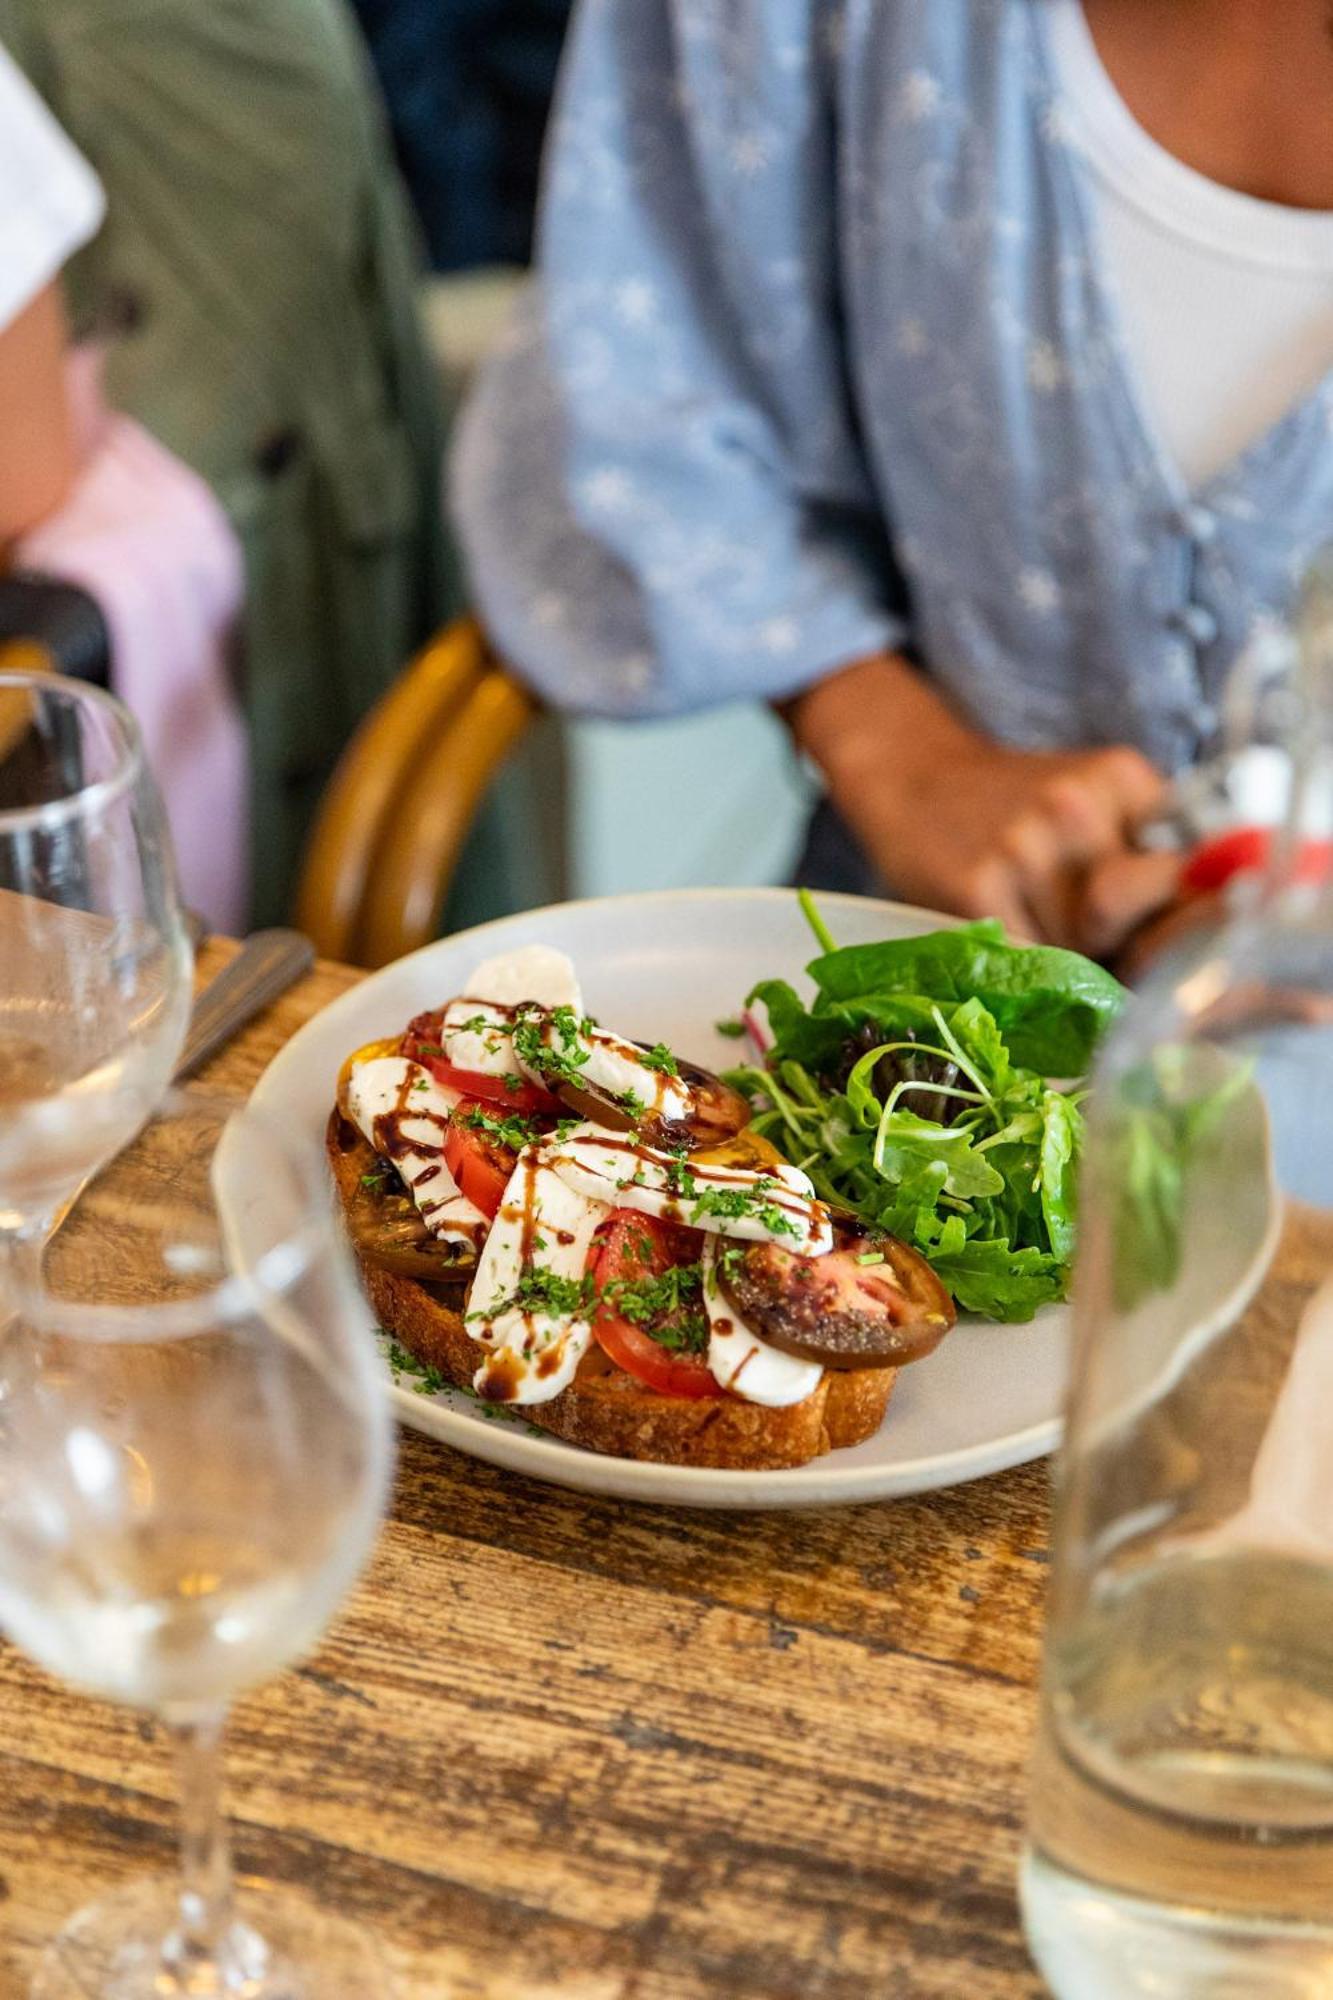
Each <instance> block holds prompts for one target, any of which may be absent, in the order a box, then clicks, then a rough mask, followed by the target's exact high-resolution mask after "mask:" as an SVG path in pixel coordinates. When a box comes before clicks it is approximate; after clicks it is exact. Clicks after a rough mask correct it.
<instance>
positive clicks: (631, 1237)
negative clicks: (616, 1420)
mask: <svg viewBox="0 0 1333 2000" xmlns="http://www.w3.org/2000/svg"><path fill="white" fill-rule="evenodd" d="M702 1248H703V1244H702V1238H701V1235H700V1232H699V1231H698V1230H697V1229H685V1228H683V1227H682V1226H681V1224H680V1223H677V1222H662V1221H659V1220H658V1218H657V1217H656V1216H651V1215H639V1214H637V1213H636V1212H635V1211H634V1210H633V1209H629V1208H617V1209H613V1210H612V1212H611V1214H610V1215H609V1216H608V1217H607V1218H606V1221H605V1222H604V1223H603V1224H602V1226H601V1228H600V1229H599V1230H598V1232H597V1238H596V1242H595V1243H594V1246H593V1254H592V1263H591V1266H590V1269H591V1271H592V1279H593V1286H594V1289H595V1290H596V1292H597V1294H598V1305H597V1309H596V1311H595V1312H594V1314H593V1321H592V1330H593V1333H594V1335H595V1336H596V1339H597V1342H598V1345H599V1346H600V1347H601V1349H602V1351H603V1353H605V1354H606V1355H607V1357H608V1359H610V1360H611V1361H614V1362H615V1364H616V1366H617V1367H618V1368H623V1369H624V1370H625V1373H626V1374H627V1375H632V1376H633V1377H634V1379H635V1380H636V1381H637V1382H642V1383H643V1384H644V1386H645V1387H646V1388H649V1389H656V1390H657V1391H658V1392H659V1393H660V1394H661V1395H664V1396H685V1397H689V1398H690V1399H691V1400H696V1401H698V1400H702V1399H703V1398H704V1397H705V1396H721V1395H722V1394H723V1393H724V1391H723V1390H722V1389H721V1388H719V1386H718V1384H717V1382H716V1380H715V1379H714V1377H713V1374H712V1371H711V1369H710V1368H709V1367H708V1366H707V1364H706V1363H705V1362H703V1361H701V1360H699V1359H697V1358H696V1357H695V1356H694V1355H692V1354H688V1353H683V1352H681V1351H680V1350H678V1349H675V1348H671V1347H664V1346H663V1345H662V1342H661V1341H660V1340H654V1338H653V1335H652V1332H651V1331H649V1328H650V1327H652V1328H654V1329H656V1330H657V1331H659V1332H666V1333H668V1334H669V1333H670V1332H671V1331H672V1329H673V1328H674V1329H676V1330H677V1331H678V1332H680V1331H684V1330H685V1329H686V1322H687V1321H689V1320H693V1321H694V1322H696V1324H697V1322H698V1321H699V1320H700V1319H701V1318H702V1317H703V1316H704V1304H703V1294H702V1289H700V1290H699V1291H698V1293H697V1294H696V1295H693V1296H691V1297H689V1298H688V1299H687V1301H686V1302H685V1304H684V1305H683V1307H682V1308H681V1309H679V1310H678V1311H675V1312H671V1311H663V1312H661V1313H658V1314H656V1315H654V1316H653V1317H652V1318H650V1319H649V1320H648V1321H647V1322H646V1324H642V1325H641V1324H638V1323H636V1321H635V1320H634V1319H630V1318H627V1317H626V1316H625V1313H624V1311H623V1310H621V1306H622V1305H624V1304H625V1303H627V1296H626V1295H627V1294H631V1295H634V1294H636V1295H637V1300H638V1303H639V1307H640V1310H642V1308H643V1302H644V1299H645V1293H646V1291H647V1286H648V1285H649V1284H651V1282H652V1281H653V1280H654V1279H660V1278H661V1277H662V1276H663V1274H664V1273H665V1272H667V1271H669V1270H671V1269H673V1268H677V1267H680V1266H685V1267H687V1268H690V1269H692V1270H695V1269H697V1268H698V1265H699V1258H700V1254H701V1251H702Z"/></svg>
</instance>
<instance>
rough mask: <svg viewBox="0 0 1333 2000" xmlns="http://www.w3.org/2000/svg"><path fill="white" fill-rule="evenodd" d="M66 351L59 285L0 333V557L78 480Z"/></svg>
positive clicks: (49, 288) (42, 296)
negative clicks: (74, 479) (66, 387)
mask: <svg viewBox="0 0 1333 2000" xmlns="http://www.w3.org/2000/svg"><path fill="white" fill-rule="evenodd" d="M65 346H66V335H65V315H64V309H63V306H62V304H61V300H60V293H59V290H58V288H57V287H56V286H55V285H48V286H47V288H46V290H45V291H42V292H39V293H38V295H37V297H36V298H35V299H34V300H33V301H32V303H31V305H29V306H27V307H25V309H24V310H23V311H22V312H21V313H20V314H19V316H18V318H17V319H15V320H12V321H11V322H10V323H9V325H8V326H6V327H5V328H4V329H3V330H0V554H3V553H4V552H5V551H6V550H7V549H8V548H9V546H10V545H11V544H12V543H13V542H14V541H16V540H17V539H18V537H19V536H20V535H21V534H23V533H24V531H25V530H26V529H28V528H31V527H34V526H35V525H36V523H37V522H38V521H40V520H42V519H43V518H44V516H45V515H47V514H49V513H51V512H52V511H53V510H54V509H55V508H56V507H58V506H59V504H60V502H61V500H62V499H63V498H64V496H65V494H66V493H67V491H68V490H69V487H70V485H71V483H72V481H73V478H74V471H75V458H74V440H73V435H72V431H71V426H70V417H69V406H68V403H67V401H66V396H65V378H64V360H65Z"/></svg>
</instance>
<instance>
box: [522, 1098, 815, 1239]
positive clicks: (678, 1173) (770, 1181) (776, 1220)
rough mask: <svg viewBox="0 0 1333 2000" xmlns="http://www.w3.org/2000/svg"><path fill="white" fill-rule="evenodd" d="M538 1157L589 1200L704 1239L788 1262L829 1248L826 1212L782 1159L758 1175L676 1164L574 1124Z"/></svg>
mask: <svg viewBox="0 0 1333 2000" xmlns="http://www.w3.org/2000/svg"><path fill="white" fill-rule="evenodd" d="M545 1157H546V1158H547V1159H549V1161H550V1163H551V1165H552V1167H553V1168H554V1170H555V1172H556V1173H557V1174H558V1175H559V1176H560V1178H561V1179H562V1180H563V1181H564V1182H565V1183H566V1184H567V1185H568V1186H569V1187H571V1188H573V1189H574V1190H575V1191H576V1192H577V1193H579V1194H581V1195H584V1196H586V1197H587V1198H588V1199H589V1200H593V1201H602V1202H606V1203H608V1204H610V1205H611V1206H613V1207H615V1208H632V1209H636V1210H638V1212H639V1213H640V1214H642V1215H659V1216H662V1217H664V1218H665V1219H666V1220H667V1221H670V1222H685V1223H688V1224H690V1226H691V1227H692V1228H695V1229H704V1230H707V1231H708V1232H709V1233H710V1234H712V1235H719V1236H735V1237H740V1238H742V1239H743V1240H744V1241H747V1242H751V1243H778V1244H780V1245H781V1246H782V1248H783V1249H784V1250H790V1251H791V1252H792V1254H793V1256H796V1257H822V1256H823V1255H824V1254H825V1252H826V1251H828V1250H831V1249H832V1248H833V1228H832V1225H831V1223H830V1221H829V1215H828V1210H827V1209H826V1208H825V1206H824V1204H823V1202H821V1201H816V1199H815V1193H814V1189H813V1187H812V1186H811V1184H810V1182H809V1180H808V1179H807V1177H806V1176H805V1175H804V1174H803V1173H802V1172H801V1170H800V1168H799V1167H793V1166H790V1165H788V1163H787V1162H786V1161H785V1160H783V1161H779V1162H777V1163H775V1164H774V1165H773V1166H771V1167H764V1168H762V1169H759V1168H755V1167H734V1166H723V1165H720V1164H717V1163H712V1162H710V1163H707V1164H705V1163H703V1162H701V1161H698V1160H692V1159H683V1158H682V1159H677V1158H673V1157H672V1155H671V1154H669V1153H662V1152H658V1151H656V1150H655V1149H654V1148H653V1147H651V1146H645V1145H644V1144H642V1142H641V1141H639V1140H637V1139H636V1138H635V1137H634V1136H633V1134H632V1133H624V1134H619V1133H612V1132H607V1131H606V1130H605V1129H604V1128H603V1127H602V1126H600V1125H593V1124H585V1125H580V1126H578V1127H577V1128H576V1129H575V1130H574V1131H573V1132H571V1133H569V1134H568V1135H567V1137H566V1138H565V1139H563V1140H562V1141H561V1142H560V1143H559V1144H558V1145H557V1144H556V1143H555V1142H554V1141H552V1142H550V1143H548V1145H547V1147H546V1151H545Z"/></svg>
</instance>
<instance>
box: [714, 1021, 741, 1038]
mask: <svg viewBox="0 0 1333 2000" xmlns="http://www.w3.org/2000/svg"><path fill="white" fill-rule="evenodd" d="M713 1026H714V1028H715V1029H716V1031H717V1033H718V1034H719V1035H725V1036H726V1038H727V1040H728V1041H729V1042H739V1041H742V1040H743V1039H744V1037H745V1023H744V1021H714V1023H713Z"/></svg>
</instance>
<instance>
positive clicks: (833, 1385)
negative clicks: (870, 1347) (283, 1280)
mask: <svg viewBox="0 0 1333 2000" xmlns="http://www.w3.org/2000/svg"><path fill="white" fill-rule="evenodd" d="M327 1144H328V1154H329V1161H330V1164H331V1166H332V1168H333V1176H334V1180H335V1182H336V1184H337V1188H338V1192H339V1195H340V1197H341V1199H342V1201H343V1203H344V1205H350V1203H351V1202H352V1200H353V1199H354V1197H355V1194H356V1191H357V1189H358V1188H359V1186H360V1183H361V1177H362V1175H363V1174H366V1173H369V1172H371V1171H373V1169H374V1166H375V1155H374V1153H373V1152H372V1150H371V1148H370V1146H369V1145H368V1144H367V1143H366V1141H365V1140H364V1139H363V1138H362V1137H361V1136H360V1134H359V1133H356V1132H354V1130H353V1128H352V1127H351V1126H350V1125H348V1123H347V1122H346V1120H345V1119H343V1118H342V1117H341V1115H340V1114H339V1113H338V1112H337V1111H335V1112H334V1113H333V1115H332V1117H331V1118H330V1120H329V1127H328V1134H327ZM356 1254H357V1261H358V1263H359V1264H360V1267H361V1275H362V1279H363V1281H364V1283H365V1287H366V1291H367V1293H368V1294H369V1297H370V1301H371V1304H372V1305H373V1306H374V1309H375V1312H376V1315H377V1317H378V1319H379V1322H380V1325H381V1326H383V1327H384V1328H385V1330H386V1331H387V1332H389V1333H391V1334H392V1335H393V1337H394V1339H395V1340H397V1341H398V1342H399V1344H400V1345H401V1346H402V1347H404V1348H405V1349H406V1350H407V1352H408V1353H409V1354H410V1355H411V1356H412V1357H413V1359H414V1360H416V1361H419V1362H420V1363H421V1364H422V1365H423V1366H424V1367H429V1368H434V1369H438V1371H439V1373H440V1374H441V1375H443V1376H444V1377H445V1379H446V1380H447V1381H449V1382H451V1383H453V1384H454V1385H455V1386H456V1387H457V1388H460V1389H467V1388H470V1387H471V1385H472V1377H473V1376H474V1374H475V1373H476V1371H477V1369H478V1367H479V1366H480V1365H481V1362H482V1359H483V1349H482V1348H481V1347H480V1346H478V1344H477V1342H476V1341H474V1340H473V1339H472V1337H471V1335H470V1334H469V1333H468V1331H467V1328H466V1326H465V1324H464V1322H463V1318H462V1314H461V1312H460V1311H459V1304H460V1303H461V1300H460V1299H459V1298H458V1295H457V1293H456V1292H455V1293H451V1292H450V1291H449V1290H448V1289H447V1288H446V1287H444V1286H442V1285H432V1284H423V1283H422V1282H420V1281H419V1280H418V1279H416V1278H409V1277H404V1276H402V1275H401V1274H399V1273H398V1272H396V1271H389V1270H385V1269H384V1268H383V1266H382V1265H379V1264H377V1263H375V1261H374V1260H373V1259H372V1258H370V1257H368V1256H367V1255H366V1254H365V1253H364V1252H363V1251H362V1250H361V1249H360V1247H357V1250H356ZM896 1372H897V1371H896V1370H895V1369H892V1368H854V1369H848V1370H845V1371H843V1372H840V1373H837V1374H834V1373H829V1372H826V1373H825V1375H824V1377H823V1379H822V1380H821V1382H820V1384H819V1387H818V1388H817V1389H816V1390H815V1392H814V1394H813V1395H811V1396H807V1397H806V1399H805V1401H804V1402H803V1403H797V1404H795V1405H794V1406H793V1407H792V1408H791V1409H786V1410H770V1409H765V1408H763V1407H762V1406H761V1405H760V1404H758V1403H746V1402H743V1401H742V1400H741V1399H740V1397H738V1396H718V1397H716V1398H709V1399H705V1400H698V1401H695V1400H691V1399H689V1398H686V1397H683V1396H664V1395H660V1394H658V1392H657V1391H655V1390H653V1389H647V1388H645V1387H644V1386H643V1385H642V1383H640V1382H637V1381H636V1380H635V1379H634V1377H633V1376H632V1375H628V1374H626V1373H625V1371H624V1370H623V1369H621V1368H617V1367H615V1366H614V1365H613V1364H612V1363H611V1362H610V1361H608V1360H607V1358H606V1356H605V1355H604V1354H603V1353H602V1351H601V1349H600V1348H599V1347H597V1346H595V1345H594V1346H593V1347H591V1348H590V1349H589V1351H588V1353H587V1354H586V1355H585V1356H584V1359H583V1361H582V1363H581V1364H580V1367H579V1372H578V1374H577V1375H576V1376H575V1378H574V1380H573V1382H571V1383H570V1385H569V1387H568V1388H567V1389H565V1390H563V1391H562V1392H561V1394H560V1395H558V1396H556V1397H555V1398H554V1399H553V1400H552V1401H551V1402H549V1403H532V1404H525V1405H524V1407H523V1415H524V1417H525V1419H526V1420H527V1421H528V1422H529V1423H531V1424H534V1425H537V1426H538V1427H539V1428H540V1429H542V1430H546V1431H550V1432H551V1433H552V1435H553V1436H555V1437H558V1438H563V1439H564V1440H565V1442H566V1443H567V1444H576V1445H581V1446H582V1447H583V1449H584V1450H585V1451H599V1452H604V1453H606V1454H608V1455H609V1456H612V1457H615V1458H638V1459H647V1460H651V1461H653V1462H654V1463H656V1464H658V1465H701V1466H711V1467H719V1468H722V1469H729V1470H734V1471H738V1472H742V1471H748V1472H761V1471H763V1472H768V1471H778V1470H780V1469H782V1468H784V1467H788V1466H796V1465H805V1464H806V1463H807V1462H808V1461H809V1460H810V1459H812V1458H818V1457H819V1456H820V1454H821V1453H823V1452H826V1451H833V1450H837V1449H840V1448H843V1447H845V1446H848V1445H854V1444H862V1443H863V1442H864V1441H865V1439H866V1438H868V1437H872V1436H873V1435H874V1433H875V1432H876V1431H877V1430H878V1429H879V1426H880V1424H881V1423H882V1422H883V1420H884V1413H885V1411H886V1409H887V1408H888V1404H889V1397H890V1395H891V1394H892V1392H893V1383H894V1379H895V1375H896Z"/></svg>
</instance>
